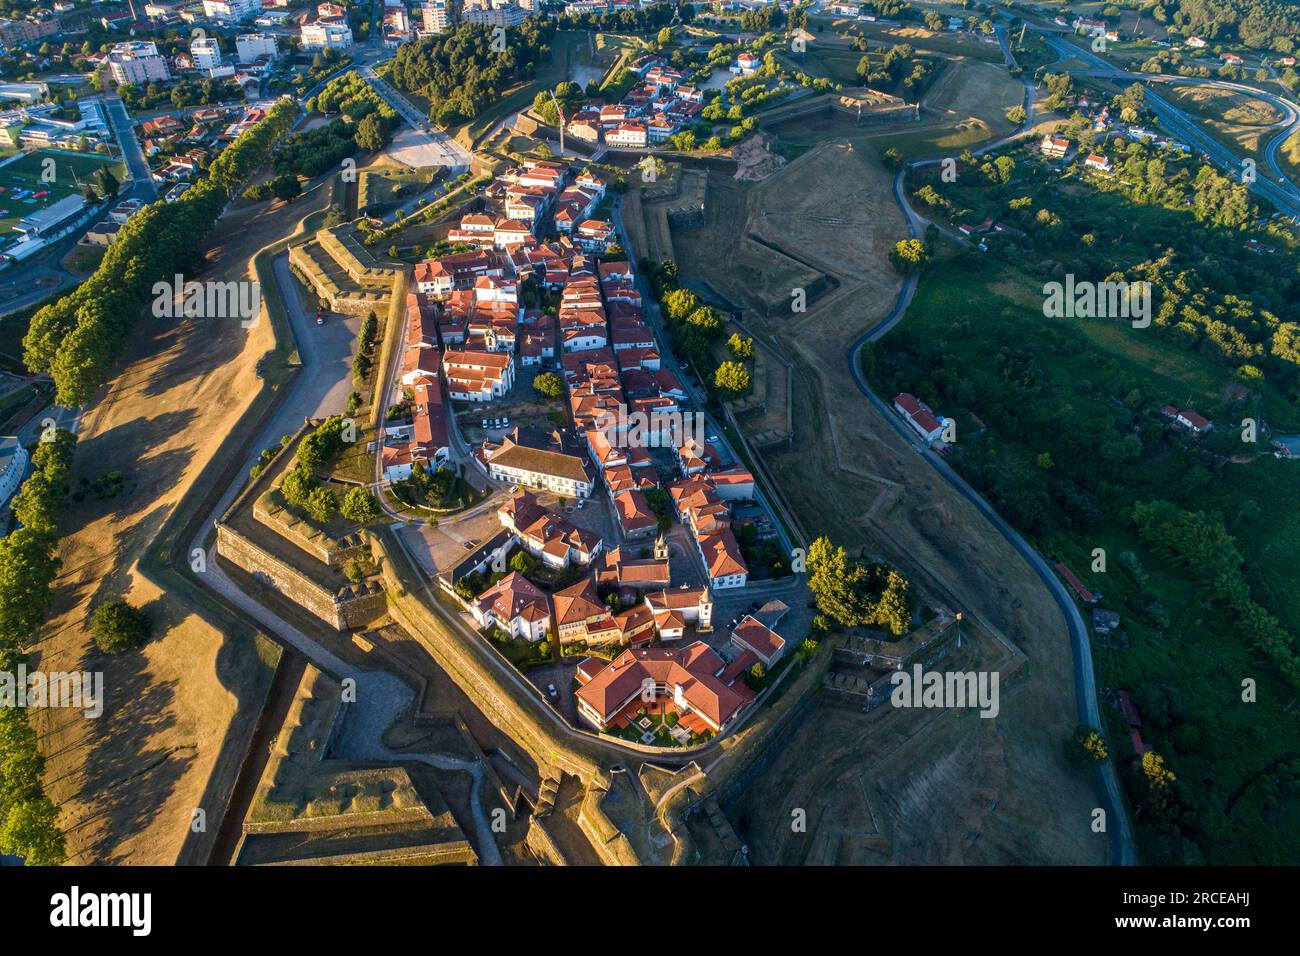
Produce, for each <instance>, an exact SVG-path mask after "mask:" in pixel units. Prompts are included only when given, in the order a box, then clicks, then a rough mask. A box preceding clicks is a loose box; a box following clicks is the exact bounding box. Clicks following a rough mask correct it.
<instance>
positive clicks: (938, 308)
mask: <svg viewBox="0 0 1300 956" xmlns="http://www.w3.org/2000/svg"><path fill="white" fill-rule="evenodd" d="M1041 287H1042V280H1041V279H1037V278H1034V277H1033V276H1031V275H1029V274H1027V273H1025V272H1022V271H1020V270H1018V269H1007V268H1005V267H1001V266H994V265H993V263H992V262H991V261H990V260H984V265H983V268H979V269H972V267H971V265H970V263H969V262H967V263H965V264H964V265H959V264H957V263H954V262H945V263H943V264H941V265H938V266H936V267H934V268H933V269H932V270H931V271H930V272H928V273H927V274H926V275H925V277H924V278H923V279H922V281H921V286H920V289H919V290H918V293H917V296H916V299H915V301H914V302H913V304H912V307H911V309H910V310H909V312H908V314H907V317H906V318H905V320H904V321H903V323H902V324H901V325H900V326H899V328H898V329H897V330H895V331H894V332H892V333H891V334H890V335H889V336H888V337H886V339H885V340H884V341H883V342H882V343H880V345H879V346H878V348H877V350H876V353H875V368H874V370H872V377H873V380H874V383H875V385H876V387H877V388H878V389H880V390H881V392H882V394H886V395H892V394H895V393H896V392H898V391H903V390H908V391H913V392H915V393H916V394H918V395H920V396H922V397H923V398H924V399H926V400H928V401H930V402H931V403H932V404H933V406H934V407H935V409H936V410H937V411H939V412H940V413H941V414H944V415H946V416H949V417H953V418H955V419H956V421H957V422H958V429H959V431H958V435H959V441H958V448H959V452H958V454H957V455H956V456H955V457H954V458H953V464H954V465H955V466H956V467H957V468H958V470H959V471H961V472H962V474H963V475H964V476H966V477H967V478H968V479H969V480H970V481H971V482H972V483H973V484H974V485H975V486H976V487H978V488H980V489H981V490H982V491H983V492H984V493H985V494H986V495H987V496H988V497H989V498H990V499H992V500H993V501H994V503H995V505H996V506H997V507H998V509H999V511H1000V512H1002V513H1003V514H1004V515H1005V516H1007V517H1008V518H1010V519H1011V520H1012V521H1013V522H1014V523H1015V524H1017V526H1018V527H1019V528H1020V530H1022V531H1024V532H1026V533H1027V535H1028V536H1029V537H1030V538H1031V540H1033V541H1034V543H1035V544H1036V546H1037V547H1038V549H1039V550H1040V552H1041V553H1043V554H1044V555H1046V556H1048V558H1049V560H1063V561H1065V562H1066V563H1067V564H1068V565H1070V566H1071V567H1072V568H1073V569H1074V570H1075V571H1076V573H1078V574H1079V576H1080V577H1081V578H1082V579H1083V581H1084V583H1085V584H1086V585H1087V586H1088V587H1089V588H1091V589H1093V590H1094V591H1095V592H1097V593H1100V594H1103V595H1104V606H1105V607H1107V608H1110V609H1112V610H1116V611H1119V612H1120V614H1121V615H1122V616H1123V623H1124V629H1125V631H1126V632H1127V645H1125V644H1122V643H1119V642H1115V643H1107V642H1105V641H1102V640H1100V639H1095V640H1094V658H1095V661H1096V664H1097V668H1098V683H1099V685H1100V686H1101V687H1102V688H1103V689H1105V688H1128V689H1131V690H1132V691H1133V692H1134V696H1135V698H1136V699H1137V700H1138V701H1139V704H1140V706H1141V708H1142V713H1143V718H1144V721H1145V723H1144V731H1143V733H1144V736H1145V738H1146V741H1147V743H1148V744H1149V745H1151V746H1153V747H1154V749H1155V750H1156V751H1157V752H1158V753H1160V754H1161V755H1162V756H1164V758H1165V760H1166V761H1167V763H1168V764H1169V766H1170V767H1171V768H1172V769H1173V770H1174V772H1175V773H1176V774H1178V776H1179V778H1180V780H1181V783H1180V787H1181V788H1182V792H1183V793H1184V794H1185V795H1186V800H1187V804H1188V806H1189V808H1190V816H1189V818H1187V819H1185V820H1183V821H1181V822H1180V824H1179V826H1178V827H1177V830H1178V831H1180V832H1181V833H1182V835H1183V839H1182V840H1181V841H1180V840H1177V839H1172V838H1171V837H1170V835H1169V831H1168V830H1167V829H1165V828H1163V827H1162V828H1161V829H1160V830H1159V831H1157V830H1156V829H1155V828H1154V826H1153V821H1154V816H1155V815H1153V814H1152V813H1151V812H1150V808H1147V813H1146V814H1144V815H1141V816H1139V817H1138V821H1137V829H1138V836H1139V849H1140V851H1141V852H1142V853H1143V854H1144V856H1145V858H1146V859H1147V861H1148V862H1157V861H1158V862H1193V861H1196V862H1202V861H1208V862H1212V863H1247V862H1256V863H1263V862H1267V863H1280V862H1283V861H1284V860H1287V859H1293V858H1294V855H1295V853H1296V852H1297V846H1298V843H1297V839H1298V837H1297V834H1300V831H1298V830H1297V828H1296V827H1297V824H1300V813H1298V812H1297V804H1296V802H1295V799H1294V797H1295V790H1296V778H1295V776H1294V775H1293V773H1292V772H1291V771H1290V770H1288V769H1287V765H1288V764H1289V763H1290V762H1291V761H1292V760H1293V759H1294V756H1295V743H1296V734H1295V728H1294V720H1293V718H1292V717H1291V716H1290V714H1289V713H1288V710H1287V707H1288V705H1289V703H1290V702H1291V701H1293V700H1294V698H1295V691H1294V689H1293V688H1291V687H1289V686H1288V685H1287V684H1286V683H1285V682H1284V681H1283V680H1282V679H1281V678H1280V676H1279V674H1278V672H1277V669H1276V668H1275V667H1274V666H1273V665H1272V664H1271V662H1269V661H1268V660H1267V659H1265V658H1264V657H1263V655H1261V654H1260V653H1259V652H1257V651H1256V650H1255V649H1254V648H1253V647H1250V646H1249V645H1248V644H1247V643H1246V642H1245V641H1244V640H1243V639H1242V638H1241V637H1239V636H1238V631H1237V626H1236V625H1237V622H1236V620H1235V618H1234V615H1233V614H1232V613H1231V612H1229V611H1228V610H1227V609H1226V608H1224V607H1220V606H1216V605H1214V604H1212V603H1210V602H1208V601H1207V599H1206V598H1205V596H1204V594H1203V593H1202V592H1201V590H1200V589H1199V588H1198V586H1197V582H1195V581H1194V580H1192V578H1191V576H1190V575H1189V574H1188V573H1187V571H1186V570H1185V569H1184V568H1183V567H1182V566H1180V564H1178V563H1177V562H1176V561H1174V560H1171V557H1170V556H1169V555H1167V554H1165V553H1162V552H1160V551H1158V550H1156V549H1154V548H1152V547H1150V546H1149V545H1148V544H1147V543H1146V542H1145V541H1144V540H1143V539H1142V538H1141V537H1140V536H1139V535H1138V534H1137V531H1136V529H1135V528H1134V527H1133V525H1132V523H1131V522H1130V520H1129V518H1128V514H1129V508H1130V507H1131V506H1132V505H1133V504H1134V503H1136V502H1139V501H1151V500H1154V499H1165V500H1170V501H1173V502H1174V503H1176V504H1177V505H1179V506H1180V507H1181V508H1184V509H1187V510H1189V511H1193V510H1194V511H1204V512H1211V513H1217V514H1219V515H1222V517H1223V520H1224V522H1225V524H1226V527H1227V529H1228V531H1229V532H1230V533H1231V534H1232V535H1233V536H1234V538H1235V540H1236V546H1237V548H1238V550H1239V551H1240V552H1241V553H1242V555H1243V556H1244V558H1245V568H1244V571H1245V574H1246V577H1247V579H1248V581H1249V583H1250V587H1251V593H1252V596H1253V597H1254V599H1255V600H1257V601H1258V602H1260V603H1261V604H1263V605H1264V606H1265V607H1266V608H1267V609H1268V610H1269V611H1271V612H1273V613H1274V614H1275V615H1277V617H1278V618H1279V619H1280V620H1281V621H1282V622H1283V623H1284V624H1285V625H1286V626H1287V627H1288V628H1289V629H1290V631H1291V633H1292V634H1295V633H1297V632H1300V589H1298V588H1296V587H1295V568H1296V567H1298V566H1300V512H1297V510H1296V508H1295V507H1294V502H1296V501H1297V500H1300V463H1297V462H1294V461H1278V460H1275V459H1274V458H1272V456H1271V455H1268V454H1267V453H1266V452H1267V448H1263V449H1252V450H1251V452H1252V453H1251V454H1248V455H1246V456H1244V457H1243V459H1242V460H1241V461H1239V462H1237V463H1228V462H1227V461H1225V460H1224V458H1223V457H1222V456H1223V455H1225V454H1226V453H1229V452H1231V451H1232V450H1233V449H1232V442H1233V441H1236V443H1237V446H1238V449H1240V445H1241V443H1240V441H1239V440H1237V439H1236V438H1235V436H1234V435H1231V434H1229V433H1226V429H1227V426H1226V425H1225V426H1223V427H1222V428H1221V434H1219V435H1218V438H1217V439H1216V441H1217V442H1219V443H1220V444H1211V442H1210V441H1209V440H1207V441H1206V442H1203V443H1202V444H1203V445H1207V446H1209V447H1207V448H1206V449H1205V450H1200V449H1197V448H1196V447H1194V446H1193V445H1191V444H1189V443H1187V442H1185V441H1184V440H1183V439H1182V438H1180V437H1177V436H1174V435H1171V434H1168V432H1167V429H1166V428H1165V426H1164V425H1163V422H1162V420H1161V419H1160V418H1159V414H1158V407H1159V406H1160V405H1161V404H1162V403H1164V402H1165V401H1174V402H1175V403H1177V404H1179V405H1183V404H1185V403H1188V402H1193V403H1195V404H1196V405H1197V407H1201V408H1208V407H1210V405H1211V403H1213V402H1216V401H1220V400H1221V398H1222V394H1223V391H1224V389H1225V388H1227V387H1229V386H1230V385H1231V384H1232V376H1231V374H1230V373H1229V371H1228V370H1227V369H1225V368H1224V367H1223V366H1222V365H1221V364H1220V363H1218V362H1215V361H1214V360H1212V359H1210V358H1208V357H1205V356H1202V355H1199V354H1197V353H1195V352H1191V351H1189V350H1187V349H1185V348H1182V347H1180V346H1179V345H1177V344H1175V343H1174V342H1172V341H1169V340H1167V339H1163V338H1159V337H1156V336H1154V335H1147V334H1144V332H1143V331H1139V330H1134V329H1132V328H1130V327H1129V326H1127V325H1126V324H1121V323H1115V322H1111V321H1108V320H1101V319H1047V318H1044V317H1043V315H1042V311H1041V303H1042V294H1041ZM1261 398H1264V396H1260V397H1256V398H1255V399H1254V400H1252V401H1248V402H1247V403H1246V404H1245V405H1243V406H1242V407H1241V408H1240V409H1239V410H1237V411H1236V412H1235V413H1234V414H1233V416H1232V417H1233V418H1234V419H1236V418H1240V417H1241V416H1244V415H1251V414H1258V409H1259V407H1260V405H1261ZM1267 399H1268V400H1269V401H1270V403H1273V402H1279V401H1280V397H1279V396H1277V395H1269V396H1267ZM1016 406H1020V407H1026V406H1029V407H1032V411H1031V412H1026V413H1023V414H1022V415H1020V416H1019V417H1017V414H1016V413H1015V412H1014V411H1013V408H1015V407H1016ZM972 414H974V415H978V416H979V418H980V420H981V421H982V422H984V423H985V424H986V425H988V431H987V432H985V433H983V434H980V435H978V436H977V437H976V436H975V431H976V426H975V422H974V421H973V419H972V418H971V417H970V416H971V415H972ZM1288 424H1292V425H1293V424H1294V413H1293V416H1292V421H1291V422H1289V423H1288ZM962 429H965V434H966V435H968V436H971V437H969V438H967V439H964V440H963V439H962V438H961V437H960V436H961V434H962ZM1133 431H1137V432H1140V433H1142V434H1143V436H1144V439H1145V441H1144V444H1145V445H1146V450H1145V452H1144V454H1143V455H1142V457H1141V458H1140V459H1139V460H1137V461H1135V462H1123V463H1120V462H1116V461H1114V460H1110V459H1109V458H1108V457H1107V454H1106V452H1105V449H1104V446H1105V444H1106V443H1107V442H1110V441H1113V438H1112V437H1111V436H1112V435H1114V436H1118V435H1123V434H1126V433H1132V432H1133ZM1099 446H1103V448H1102V449H1101V450H1099ZM1042 456H1048V457H1046V458H1044V457H1042ZM1063 495H1069V496H1080V497H1082V496H1087V500H1088V501H1089V502H1090V505H1089V506H1087V507H1090V508H1091V509H1092V510H1093V513H1092V515H1091V517H1090V518H1087V519H1085V518H1080V517H1079V516H1078V515H1077V514H1074V513H1068V514H1067V508H1066V506H1065V504H1064V503H1063V499H1062V496H1063ZM1076 500H1077V499H1076ZM1035 501H1037V502H1040V503H1041V505H1040V506H1041V507H1042V508H1043V509H1044V510H1043V513H1041V514H1040V515H1039V516H1038V517H1037V518H1035V517H1033V512H1034V511H1035V507H1036V506H1034V505H1033V504H1032V503H1033V502H1035ZM1087 507H1085V509H1084V510H1087ZM1096 548H1102V549H1104V551H1105V554H1106V555H1107V559H1108V563H1107V567H1106V570H1105V572H1104V573H1092V572H1091V570H1090V568H1091V566H1092V561H1093V556H1094V549H1096ZM1246 678H1250V679H1252V680H1254V681H1256V682H1257V683H1258V688H1259V697H1258V701H1257V702H1256V703H1252V704H1249V705H1247V704H1245V703H1243V702H1242V701H1241V682H1242V680H1244V679H1246ZM1103 713H1104V714H1105V715H1106V719H1107V724H1108V736H1109V739H1110V741H1111V748H1112V756H1114V757H1115V758H1116V759H1117V761H1118V763H1119V765H1120V767H1121V770H1122V771H1123V773H1124V776H1125V779H1126V782H1127V783H1128V785H1129V792H1130V796H1131V798H1132V799H1133V800H1134V802H1135V803H1140V802H1141V794H1140V784H1136V783H1134V782H1133V775H1134V774H1135V772H1136V770H1135V763H1136V760H1135V757H1134V751H1133V748H1132V746H1131V744H1130V742H1129V738H1128V733H1127V727H1126V726H1124V724H1123V721H1122V719H1120V718H1119V716H1118V713H1117V712H1116V711H1115V710H1114V709H1113V708H1109V707H1104V708H1103Z"/></svg>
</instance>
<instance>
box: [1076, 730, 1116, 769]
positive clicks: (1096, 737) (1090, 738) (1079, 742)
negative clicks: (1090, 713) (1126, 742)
mask: <svg viewBox="0 0 1300 956" xmlns="http://www.w3.org/2000/svg"><path fill="white" fill-rule="evenodd" d="M1109 756H1110V755H1109V753H1108V752H1107V750H1106V741H1105V740H1104V739H1102V736H1101V734H1100V733H1098V732H1097V731H1096V730H1095V729H1093V728H1092V727H1089V726H1088V725H1087V724H1079V726H1077V727H1075V728H1074V736H1073V738H1071V741H1070V757H1071V759H1072V760H1074V761H1075V762H1076V763H1102V762H1104V761H1105V760H1106V758H1107V757H1109Z"/></svg>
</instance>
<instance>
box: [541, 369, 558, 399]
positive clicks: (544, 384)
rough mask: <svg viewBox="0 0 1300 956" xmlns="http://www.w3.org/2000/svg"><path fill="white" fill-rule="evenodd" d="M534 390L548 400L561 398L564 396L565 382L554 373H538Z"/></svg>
mask: <svg viewBox="0 0 1300 956" xmlns="http://www.w3.org/2000/svg"><path fill="white" fill-rule="evenodd" d="M533 388H534V389H535V390H536V391H537V392H538V393H540V394H542V395H545V396H546V397H547V398H559V397H560V396H561V395H563V394H564V382H562V381H561V380H560V376H558V375H556V374H555V373H554V372H538V373H537V375H536V376H535V377H534V378H533Z"/></svg>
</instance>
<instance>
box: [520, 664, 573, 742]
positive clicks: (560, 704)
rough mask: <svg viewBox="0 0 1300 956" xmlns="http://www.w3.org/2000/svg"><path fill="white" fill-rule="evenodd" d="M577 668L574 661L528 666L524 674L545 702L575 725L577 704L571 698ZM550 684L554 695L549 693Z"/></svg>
mask: <svg viewBox="0 0 1300 956" xmlns="http://www.w3.org/2000/svg"><path fill="white" fill-rule="evenodd" d="M577 670H578V664H577V662H576V661H574V662H561V663H559V664H547V665H546V666H544V667H530V668H529V669H528V671H527V672H526V674H525V676H526V677H527V678H528V680H529V681H530V682H531V683H532V685H533V686H534V687H536V688H537V689H538V690H539V691H541V692H542V696H543V697H545V698H546V700H547V702H548V703H549V704H550V705H551V706H552V707H554V708H555V709H556V710H557V711H559V713H560V714H561V715H562V716H563V717H564V719H565V720H567V721H568V722H569V723H570V725H572V726H575V727H576V726H577V724H578V706H577V704H576V703H575V702H574V699H573V680H574V674H575V673H576V672H577ZM552 686H553V687H554V688H555V696H554V697H552V696H551V693H550V688H551V687H552Z"/></svg>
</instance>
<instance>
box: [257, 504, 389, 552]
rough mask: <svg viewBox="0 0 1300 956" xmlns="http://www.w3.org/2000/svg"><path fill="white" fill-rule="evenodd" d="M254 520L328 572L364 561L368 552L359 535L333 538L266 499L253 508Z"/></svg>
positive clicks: (364, 542)
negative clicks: (328, 570)
mask: <svg viewBox="0 0 1300 956" xmlns="http://www.w3.org/2000/svg"><path fill="white" fill-rule="evenodd" d="M277 487H278V485H277ZM253 518H254V519H255V520H256V521H258V522H259V523H260V524H263V525H265V526H266V527H267V528H268V529H270V530H271V531H272V532H274V533H275V534H278V535H279V536H280V537H282V538H284V539H285V540H286V541H289V542H291V543H293V544H295V545H297V546H298V547H299V548H302V550H304V551H306V552H307V553H308V554H310V555H311V556H312V557H313V558H315V559H316V560H317V561H319V562H321V564H327V565H329V566H330V567H331V568H341V567H343V566H344V565H345V564H347V563H348V562H349V561H352V560H354V559H357V558H361V557H364V556H365V555H366V554H367V553H368V551H369V549H368V547H367V546H366V541H365V538H364V536H362V535H361V534H360V533H356V534H346V535H344V536H343V537H341V538H335V537H333V536H332V535H328V534H326V533H325V532H323V531H321V530H320V529H319V528H316V527H314V526H313V525H312V524H311V523H310V522H308V521H303V520H302V519H301V518H298V517H297V516H295V515H294V514H293V513H292V512H291V511H289V510H288V509H286V508H283V507H281V506H280V505H277V504H274V503H272V502H270V501H268V500H267V497H266V496H265V495H263V496H262V497H261V498H259V499H257V502H256V503H255V504H254V505H253Z"/></svg>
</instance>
